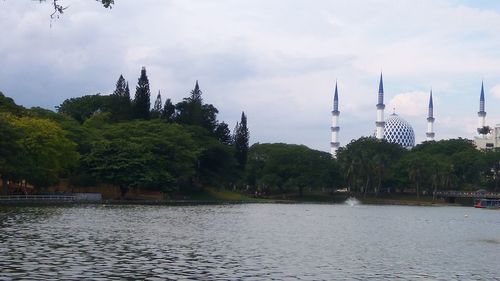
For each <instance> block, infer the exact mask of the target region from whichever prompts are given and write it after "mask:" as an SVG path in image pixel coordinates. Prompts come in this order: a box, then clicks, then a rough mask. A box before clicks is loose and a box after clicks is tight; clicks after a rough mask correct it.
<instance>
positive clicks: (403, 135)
mask: <svg viewBox="0 0 500 281" xmlns="http://www.w3.org/2000/svg"><path fill="white" fill-rule="evenodd" d="M376 109H377V119H376V121H375V135H374V136H375V138H377V139H379V140H382V139H385V140H387V141H389V142H391V143H397V144H399V145H401V146H402V147H404V148H406V149H410V148H412V147H414V146H415V132H414V131H413V128H412V126H411V125H410V123H408V122H407V121H406V120H404V119H403V118H401V117H400V116H398V115H397V114H396V113H393V114H391V115H390V116H389V117H388V118H386V119H384V110H385V104H384V82H383V80H382V74H380V82H379V87H378V103H377V105H376ZM339 116H340V111H339V94H338V90H337V83H335V93H334V96H333V110H332V127H331V133H332V139H331V142H330V153H331V154H332V156H333V157H336V155H337V150H338V149H339V147H340V142H339V138H338V137H339V131H340V126H339ZM478 118H479V124H478V125H479V126H478V129H477V132H478V136H476V137H474V143H475V144H476V147H477V148H478V149H493V148H497V147H500V124H497V125H495V126H494V128H490V127H489V126H487V125H486V111H485V99H484V86H483V84H482V83H481V95H480V98H479V112H478ZM434 121H435V119H434V105H433V102H432V90H431V92H430V95H429V107H428V110H427V132H426V141H433V140H434V136H435V133H434Z"/></svg>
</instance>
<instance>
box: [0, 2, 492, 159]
mask: <svg viewBox="0 0 500 281" xmlns="http://www.w3.org/2000/svg"><path fill="white" fill-rule="evenodd" d="M62 1H65V2H66V1H67V2H66V3H68V4H69V2H70V1H69V0H62ZM49 2H50V1H46V2H44V3H42V4H40V3H38V2H37V1H13V0H11V1H0V26H2V27H3V29H2V36H3V38H8V40H2V41H0V61H1V62H2V68H0V90H1V91H3V92H4V93H5V94H7V95H8V96H11V97H13V98H14V99H15V100H16V101H17V102H18V103H21V104H23V105H26V106H34V105H41V106H44V107H47V108H53V107H54V106H55V105H58V104H59V103H61V102H62V101H63V100H64V99H66V98H69V97H74V96H79V95H84V94H92V93H96V92H103V93H107V92H111V91H112V90H113V88H114V85H115V82H116V80H117V78H118V76H119V75H120V74H123V75H124V76H125V78H126V79H127V80H128V81H129V83H130V86H131V88H132V89H133V88H134V86H135V83H136V82H137V78H138V77H139V74H140V69H141V67H142V66H145V67H146V68H147V70H148V76H149V79H150V82H151V87H152V92H153V93H156V92H157V90H158V89H160V90H161V92H162V95H163V96H164V99H165V98H167V97H168V98H171V99H172V100H173V101H174V102H176V101H180V100H181V99H182V98H184V97H185V96H187V94H188V93H189V91H190V90H191V89H192V87H193V85H194V82H195V80H199V81H200V86H201V87H202V90H203V93H204V100H205V101H206V102H209V103H213V104H214V105H215V106H216V107H217V108H218V109H219V111H220V118H221V119H222V120H225V121H226V122H228V123H229V124H230V127H232V126H233V125H234V123H235V122H236V121H237V120H238V119H239V117H240V114H241V111H242V110H244V111H245V112H247V113H248V118H249V126H250V128H251V130H252V131H251V138H252V139H251V140H252V142H264V141H267V142H274V141H282V142H290V143H303V144H306V145H309V146H311V147H313V148H317V149H322V150H328V146H329V133H330V131H329V126H330V111H331V106H332V98H333V96H332V94H333V87H334V83H335V80H337V81H338V85H339V95H340V111H341V115H340V122H341V124H340V125H341V131H340V140H341V142H342V143H343V144H345V143H347V142H348V141H349V140H351V139H355V138H358V137H360V136H363V135H365V136H366V135H370V134H371V133H372V132H373V129H374V127H375V125H374V122H375V116H376V115H375V113H376V111H375V104H376V99H377V90H378V76H379V73H380V71H381V70H383V72H384V82H385V90H386V100H388V101H389V102H386V104H387V109H386V113H389V114H390V113H392V108H393V107H395V108H396V112H397V113H398V114H400V115H401V116H402V117H404V118H405V119H407V120H408V121H409V122H411V123H412V125H413V126H414V128H415V131H416V134H417V140H418V139H419V138H424V136H425V117H426V113H427V103H428V91H427V90H422V89H428V88H431V87H432V88H434V89H435V94H436V95H435V98H436V99H435V105H436V106H435V115H436V134H437V136H438V138H439V136H442V137H453V136H459V135H463V136H472V135H473V134H474V132H475V127H474V126H475V125H474V124H475V122H476V112H477V97H478V94H479V92H478V90H479V89H478V85H479V84H480V81H481V79H482V78H484V80H485V81H489V83H491V84H492V85H496V86H494V87H493V88H492V89H491V90H490V93H491V94H492V95H493V96H495V97H497V98H500V80H499V78H498V77H500V69H499V68H498V65H500V53H498V49H499V48H500V40H499V39H498V36H496V35H497V34H499V33H500V13H499V10H498V6H495V5H489V6H481V4H480V3H479V4H478V3H476V2H474V3H472V2H463V1H458V2H457V1H451V0H450V1H447V0H439V1H405V0H402V1H398V2H397V3H396V4H395V2H394V1H390V0H381V1H370V0H366V1H365V0H358V1H330V0H318V1H315V2H314V5H312V4H311V3H310V1H306V0H296V1H288V0H286V1H285V0H276V1H265V0H255V1H231V0H219V1H192V0H172V1H154V0H141V3H140V4H138V3H137V2H136V1H117V2H116V5H115V6H114V7H113V9H111V10H109V9H104V8H103V7H102V6H101V5H99V3H97V2H95V1H71V3H70V4H71V5H70V8H69V9H68V10H66V12H65V14H63V15H62V16H61V17H60V19H58V20H55V21H52V27H50V23H51V21H50V18H49V15H50V13H51V12H52V10H51V7H50V5H49V4H50V3H49ZM283 7H286V9H287V12H286V13H284V12H283ZM373 11H377V12H375V13H374V12H373ZM153 96H154V95H153ZM489 108H492V107H491V105H490V107H489ZM454 120H459V121H454ZM488 120H489V121H491V123H494V122H495V121H496V122H497V123H498V121H500V113H495V112H493V111H490V112H488ZM469 124H470V125H469Z"/></svg>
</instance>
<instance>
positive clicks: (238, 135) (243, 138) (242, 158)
mask: <svg viewBox="0 0 500 281" xmlns="http://www.w3.org/2000/svg"><path fill="white" fill-rule="evenodd" d="M249 138H250V133H249V131H248V127H247V117H246V115H245V112H242V113H241V120H240V122H239V123H236V128H235V129H234V138H233V143H234V147H235V151H236V154H235V157H236V159H237V160H238V164H239V165H240V168H241V169H244V168H245V165H246V162H247V155H248V142H249Z"/></svg>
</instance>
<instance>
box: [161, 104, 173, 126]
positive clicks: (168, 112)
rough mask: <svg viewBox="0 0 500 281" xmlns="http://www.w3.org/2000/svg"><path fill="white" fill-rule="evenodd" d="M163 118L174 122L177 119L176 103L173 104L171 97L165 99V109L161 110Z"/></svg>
mask: <svg viewBox="0 0 500 281" xmlns="http://www.w3.org/2000/svg"><path fill="white" fill-rule="evenodd" d="M160 117H161V119H163V120H165V121H167V122H169V123H172V122H174V120H175V105H173V104H172V101H171V100H170V99H167V100H166V101H165V105H164V106H163V109H162V111H161V116H160Z"/></svg>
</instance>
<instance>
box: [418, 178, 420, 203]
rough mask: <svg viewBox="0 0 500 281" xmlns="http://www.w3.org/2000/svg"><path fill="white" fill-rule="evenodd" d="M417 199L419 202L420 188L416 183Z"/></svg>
mask: <svg viewBox="0 0 500 281" xmlns="http://www.w3.org/2000/svg"><path fill="white" fill-rule="evenodd" d="M417 199H418V200H420V186H419V184H418V181H417Z"/></svg>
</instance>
